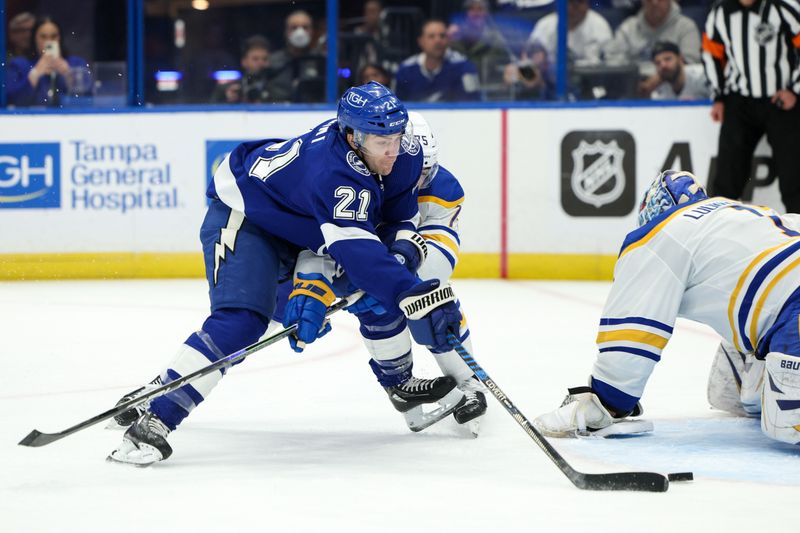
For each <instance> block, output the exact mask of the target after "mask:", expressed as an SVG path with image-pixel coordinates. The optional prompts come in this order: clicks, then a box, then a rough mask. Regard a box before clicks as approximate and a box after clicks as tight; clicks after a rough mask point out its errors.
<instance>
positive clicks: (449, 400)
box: [386, 376, 464, 431]
mask: <svg viewBox="0 0 800 533" xmlns="http://www.w3.org/2000/svg"><path fill="white" fill-rule="evenodd" d="M386 393H387V394H388V395H389V401H391V402H392V405H393V406H394V408H395V409H397V410H398V411H400V412H401V413H403V417H404V418H405V419H406V424H407V425H408V428H409V429H410V430H411V431H422V430H423V429H425V428H426V427H428V426H430V425H432V424H435V423H436V422H438V421H439V420H441V419H442V418H444V417H446V416H448V415H449V414H450V413H452V412H453V410H454V409H456V408H457V407H459V406H461V405H462V404H463V402H464V394H463V393H462V392H461V391H460V390H458V388H456V382H455V380H454V379H453V378H451V377H450V376H444V377H438V378H434V379H419V378H415V377H414V376H411V377H410V378H409V379H408V380H407V381H405V382H404V383H401V384H400V385H398V386H396V387H386ZM425 406H430V407H432V409H429V410H425V409H424V407H425Z"/></svg>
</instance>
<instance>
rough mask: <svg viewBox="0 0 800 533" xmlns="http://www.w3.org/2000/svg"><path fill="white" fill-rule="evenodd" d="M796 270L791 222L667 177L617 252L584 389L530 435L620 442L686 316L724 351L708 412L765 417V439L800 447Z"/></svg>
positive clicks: (797, 245)
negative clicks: (713, 335) (710, 332)
mask: <svg viewBox="0 0 800 533" xmlns="http://www.w3.org/2000/svg"><path fill="white" fill-rule="evenodd" d="M799 266H800V232H798V231H797V226H796V223H795V220H794V217H792V216H786V215H784V216H780V215H779V214H778V213H776V212H775V211H773V210H771V209H768V208H764V207H758V206H752V205H746V204H742V203H740V202H736V201H733V200H728V199H726V198H721V197H718V198H708V197H707V196H706V193H705V191H704V190H703V189H702V187H700V185H698V183H697V181H696V179H695V177H694V176H693V175H692V174H690V173H688V172H679V171H674V170H668V171H665V172H662V173H661V174H660V175H659V176H658V177H657V178H656V180H655V181H654V182H653V184H652V185H651V186H650V188H649V190H648V191H647V193H646V195H645V197H644V199H643V201H642V204H641V206H640V208H639V228H638V229H637V230H635V231H633V232H631V233H630V234H628V236H627V237H626V239H625V241H624V243H623V245H622V249H621V251H620V254H619V259H618V260H617V264H616V267H615V270H614V282H613V285H612V287H611V292H610V294H609V296H608V300H607V301H606V305H605V308H604V309H603V316H602V318H601V319H600V329H599V333H598V335H597V345H598V347H599V353H598V355H597V360H596V362H595V364H594V368H593V370H592V373H591V377H590V383H589V386H588V387H577V388H574V389H570V391H569V395H568V396H567V399H566V400H565V401H564V403H563V404H562V406H561V407H560V408H558V409H556V410H554V411H552V412H549V413H546V414H544V415H541V416H540V417H538V418H537V419H536V420H535V422H534V425H535V426H536V427H537V428H538V429H540V430H541V431H542V432H543V433H545V434H547V435H550V436H556V437H565V436H574V435H576V434H587V433H592V432H594V433H595V434H600V435H603V434H608V433H615V432H618V431H615V430H614V429H613V428H614V427H615V426H618V425H622V422H623V421H625V420H626V417H628V416H635V415H637V414H639V413H641V408H640V407H639V404H638V401H639V398H640V397H641V396H642V393H643V391H644V387H645V384H646V382H647V379H648V378H649V377H650V373H651V372H652V370H653V367H654V366H655V364H656V362H658V361H659V359H660V358H661V352H662V350H663V349H664V346H665V345H666V344H667V342H668V341H669V338H670V336H671V335H672V330H673V327H674V325H675V320H676V317H678V316H682V317H686V318H689V319H692V320H696V321H698V322H701V323H704V324H707V325H709V326H711V327H712V328H713V329H714V330H716V331H717V333H719V334H720V335H721V336H722V337H723V339H724V341H723V344H722V346H720V351H719V353H718V356H717V358H716V359H715V362H714V365H713V367H712V372H711V375H710V382H711V383H710V386H709V391H710V393H711V394H710V396H711V400H712V405H714V404H716V406H718V407H722V408H726V410H731V411H732V412H735V411H734V408H735V409H738V410H739V411H738V412H740V413H748V414H752V415H757V414H758V413H759V412H760V417H761V429H762V431H763V432H764V433H765V434H766V435H767V436H769V437H771V438H773V439H775V440H778V441H782V442H788V443H792V444H798V443H800V331H798V324H799V323H800V322H798V320H799V319H800V268H798V267H799ZM749 362H757V364H753V365H749ZM743 371H744V373H743ZM762 376H763V381H762ZM760 383H763V386H761V385H760Z"/></svg>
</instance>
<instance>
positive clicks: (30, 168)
mask: <svg viewBox="0 0 800 533" xmlns="http://www.w3.org/2000/svg"><path fill="white" fill-rule="evenodd" d="M60 152H61V148H60V146H59V144H58V143H37V144H0V209H26V208H30V209H34V208H57V207H61V157H60Z"/></svg>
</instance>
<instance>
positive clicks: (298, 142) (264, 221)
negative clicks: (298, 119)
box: [207, 120, 422, 307]
mask: <svg viewBox="0 0 800 533" xmlns="http://www.w3.org/2000/svg"><path fill="white" fill-rule="evenodd" d="M421 170H422V150H421V149H420V147H419V146H418V145H417V144H414V145H412V146H411V147H409V149H408V152H406V153H404V154H401V155H400V156H399V157H398V158H397V160H396V162H395V164H394V167H393V169H392V172H391V173H390V174H388V175H386V176H376V175H374V174H371V173H370V171H369V170H368V169H367V167H366V165H365V164H364V162H363V161H362V160H361V159H360V158H359V157H358V155H357V154H356V153H355V152H354V151H353V150H352V149H351V148H350V146H349V145H348V144H347V141H346V139H345V138H344V136H343V135H342V134H341V133H340V132H339V131H338V128H337V124H336V120H331V121H328V122H324V123H322V124H320V125H319V126H317V127H316V128H314V129H312V130H311V131H309V132H308V133H306V134H304V135H300V136H299V137H294V138H292V139H288V140H283V139H266V140H260V141H253V142H247V143H243V144H240V145H239V146H237V147H236V148H235V149H234V150H233V151H232V152H231V153H230V155H229V156H228V157H227V158H226V159H225V161H223V162H222V164H220V166H219V168H218V169H217V171H216V173H215V174H214V179H213V180H212V182H211V185H210V186H209V189H208V193H207V194H208V196H209V197H211V198H218V199H219V200H220V201H222V202H223V203H224V204H226V205H227V206H229V207H231V208H232V209H235V210H237V211H241V212H243V213H244V214H245V216H246V217H247V218H248V219H249V220H250V221H251V222H253V223H254V224H256V225H257V226H258V227H260V228H262V229H263V230H264V231H266V232H268V233H270V234H271V235H274V236H276V237H279V238H281V239H284V240H286V241H288V242H290V243H292V244H294V245H296V246H300V247H302V248H307V249H309V250H311V251H313V252H314V253H316V254H323V253H328V254H330V255H331V256H332V257H333V258H334V259H335V260H336V261H337V262H338V263H339V264H340V265H341V266H342V267H343V268H344V269H345V271H347V272H348V275H349V277H350V280H351V282H352V283H353V284H354V285H355V286H357V287H359V288H360V289H363V290H364V291H366V292H368V293H369V294H371V295H373V296H374V297H376V298H377V299H378V300H380V302H381V303H382V304H383V305H385V306H391V307H394V306H396V305H397V296H398V295H399V294H400V293H401V292H402V291H405V290H407V289H409V288H410V287H412V286H413V285H415V284H416V283H417V280H416V277H415V276H414V275H413V274H411V273H410V272H409V271H408V270H407V269H406V268H405V267H404V266H402V265H401V264H400V263H398V262H397V260H396V259H395V258H394V257H393V256H392V255H390V254H389V252H388V249H387V247H386V246H385V245H384V244H383V243H382V242H381V240H380V238H379V237H378V236H377V234H376V229H375V228H376V227H377V226H378V224H381V223H384V224H391V225H395V226H397V227H398V228H406V229H411V230H415V229H416V223H417V220H418V218H419V209H418V206H417V191H416V184H417V179H418V177H419V175H420V172H421Z"/></svg>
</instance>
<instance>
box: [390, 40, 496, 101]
mask: <svg viewBox="0 0 800 533" xmlns="http://www.w3.org/2000/svg"><path fill="white" fill-rule="evenodd" d="M395 92H396V93H397V97H398V98H400V99H401V100H403V101H408V102H462V101H469V100H479V99H480V82H479V80H478V69H477V68H476V67H475V65H474V64H473V63H472V62H470V61H468V60H467V58H466V57H464V56H463V55H461V54H459V53H458V52H454V51H452V50H448V51H447V52H446V53H445V56H444V62H443V64H442V66H441V68H440V69H439V70H437V71H435V72H429V71H428V70H426V69H425V58H424V54H418V55H415V56H411V57H410V58H408V59H406V60H405V61H403V63H402V64H401V65H400V68H399V69H398V70H397V76H396V78H395Z"/></svg>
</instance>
